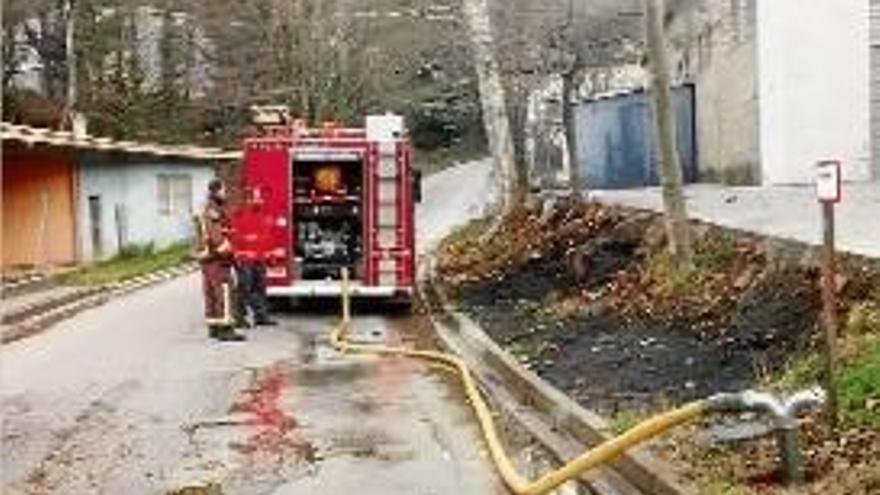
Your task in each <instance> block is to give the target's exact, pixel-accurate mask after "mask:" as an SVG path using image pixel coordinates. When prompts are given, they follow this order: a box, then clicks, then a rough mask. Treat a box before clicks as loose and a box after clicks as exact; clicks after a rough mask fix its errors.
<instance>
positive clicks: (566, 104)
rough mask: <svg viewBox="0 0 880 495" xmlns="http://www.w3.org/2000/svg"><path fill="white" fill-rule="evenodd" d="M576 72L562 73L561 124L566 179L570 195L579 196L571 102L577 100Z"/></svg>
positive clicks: (578, 175)
mask: <svg viewBox="0 0 880 495" xmlns="http://www.w3.org/2000/svg"><path fill="white" fill-rule="evenodd" d="M576 78H577V72H576V70H571V71H569V72H566V73H564V74H563V75H562V125H563V127H564V132H565V149H566V152H567V155H568V180H569V186H570V187H571V192H572V196H573V197H575V198H579V197H580V196H581V187H583V184H582V183H581V174H580V169H579V168H578V156H577V134H576V133H577V123H576V122H575V118H574V108H572V102H573V101H577V94H578V89H577V84H576Z"/></svg>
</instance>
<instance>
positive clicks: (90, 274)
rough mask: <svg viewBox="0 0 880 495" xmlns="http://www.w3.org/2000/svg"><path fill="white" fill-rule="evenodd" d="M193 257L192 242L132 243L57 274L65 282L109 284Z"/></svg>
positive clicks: (59, 280)
mask: <svg viewBox="0 0 880 495" xmlns="http://www.w3.org/2000/svg"><path fill="white" fill-rule="evenodd" d="M190 259H191V256H190V245H189V243H179V244H174V245H171V246H169V247H167V248H164V249H159V250H156V249H155V248H154V247H153V245H152V244H145V245H140V246H129V247H126V248H125V249H123V250H121V251H120V252H119V254H117V255H116V256H114V257H112V258H110V259H108V260H104V261H99V262H97V263H93V264H91V265H87V266H83V267H81V268H77V269H75V270H73V271H70V272H66V273H64V274H62V275H58V276H57V277H56V279H55V280H56V281H57V282H58V283H61V284H65V285H107V284H112V283H116V282H122V281H124V280H128V279H131V278H135V277H139V276H141V275H146V274H148V273H152V272H155V271H158V270H163V269H167V268H171V267H174V266H177V265H180V264H182V263H184V262H186V261H189V260H190Z"/></svg>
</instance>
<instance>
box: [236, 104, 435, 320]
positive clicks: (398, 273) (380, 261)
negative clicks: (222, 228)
mask: <svg viewBox="0 0 880 495" xmlns="http://www.w3.org/2000/svg"><path fill="white" fill-rule="evenodd" d="M262 111H263V112H264V113H265V110H262ZM267 120H268V121H271V122H272V123H271V124H266V123H265V122H266V121H267ZM257 121H258V122H260V123H261V124H262V125H261V126H260V132H259V133H258V135H256V136H254V137H249V138H247V139H245V141H244V155H243V162H242V167H241V178H240V185H241V187H242V192H243V194H244V197H245V198H246V200H245V201H246V202H247V203H249V204H251V205H257V207H258V208H259V211H260V214H261V215H262V217H263V220H264V221H263V222H260V223H262V225H263V228H260V229H253V227H252V225H254V222H249V223H247V224H243V225H233V228H234V230H235V235H234V237H240V236H250V237H251V239H253V238H254V237H259V240H261V242H259V243H258V244H259V245H260V246H262V249H264V251H265V252H264V253H263V254H264V257H265V259H266V260H267V285H268V290H267V292H268V295H269V297H270V298H275V297H277V298H300V297H322V296H334V295H338V294H339V293H340V292H341V273H342V269H343V268H348V270H349V273H350V274H351V278H352V286H351V290H352V294H353V295H355V296H360V297H378V298H386V299H389V300H392V301H395V302H400V303H403V304H406V305H408V304H409V302H410V300H411V297H412V295H413V291H414V283H415V275H416V273H415V265H416V253H415V233H414V222H413V213H414V203H415V202H416V201H418V200H419V199H420V195H421V193H420V180H419V179H420V177H419V174H418V173H417V172H416V171H414V170H413V168H412V162H411V159H410V157H411V155H410V143H409V140H408V138H407V136H406V133H405V129H404V126H403V119H402V118H401V117H399V116H395V115H378V116H368V117H367V118H366V126H365V127H364V128H342V127H338V126H335V125H332V124H325V125H324V126H322V127H321V128H317V129H313V128H307V127H305V126H304V125H302V123H301V122H299V121H291V120H289V119H287V118H279V119H278V121H272V119H267V118H265V116H264V117H262V118H261V120H257ZM249 229H251V230H254V231H250V230H249ZM251 245H253V243H251Z"/></svg>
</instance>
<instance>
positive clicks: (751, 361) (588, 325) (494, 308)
mask: <svg viewBox="0 0 880 495" xmlns="http://www.w3.org/2000/svg"><path fill="white" fill-rule="evenodd" d="M692 227H693V231H694V234H695V238H696V239H695V258H694V259H695V263H694V264H695V268H694V270H693V271H691V272H687V273H685V274H682V273H681V272H680V271H678V270H675V269H674V268H672V267H673V264H672V263H671V260H670V257H669V255H668V254H666V246H665V243H664V237H665V236H664V229H663V224H662V219H661V218H660V217H659V216H657V215H654V214H648V213H644V212H635V211H632V210H621V209H611V208H607V207H604V206H600V205H596V204H589V205H579V206H576V207H574V208H571V207H566V206H565V205H562V207H561V208H560V207H557V208H556V209H555V210H554V211H552V212H548V211H546V210H545V211H525V212H519V213H518V214H516V215H515V216H514V217H513V218H512V219H511V221H510V222H508V223H507V224H506V225H505V226H504V227H502V229H501V230H500V232H499V233H497V234H496V236H494V237H493V238H491V239H488V241H486V240H481V239H480V235H479V234H480V232H479V225H474V226H473V229H472V230H465V231H463V232H460V233H459V234H458V235H457V236H454V237H453V238H451V239H449V240H447V242H446V243H445V245H444V246H442V248H441V250H440V254H439V263H438V265H437V270H438V275H439V277H438V279H439V282H440V284H441V285H442V286H443V287H444V288H445V290H446V292H447V294H449V295H450V296H451V298H452V299H453V301H454V302H455V304H457V305H458V307H459V309H460V310H462V311H464V312H466V313H468V314H469V315H470V316H471V317H472V318H474V319H475V320H477V322H478V323H479V324H480V325H481V326H482V327H483V328H484V330H486V332H487V333H489V334H490V336H491V337H492V338H494V339H495V340H496V341H497V342H498V343H499V344H501V345H502V346H503V347H505V348H506V349H507V350H508V351H510V352H511V353H513V354H515V355H516V356H517V357H518V358H519V359H520V360H521V361H523V362H524V363H525V364H526V365H527V366H529V367H530V368H531V369H533V370H534V371H536V372H537V373H538V374H539V375H541V376H542V377H543V378H545V379H546V380H548V381H549V382H551V383H552V384H553V385H555V386H556V387H558V388H559V389H561V390H563V391H565V392H566V393H567V394H569V395H570V396H571V397H573V398H574V399H576V400H578V401H579V402H580V403H581V404H583V405H584V406H585V407H587V408H589V409H593V410H597V411H599V412H601V413H604V414H606V415H611V416H615V417H617V418H618V419H620V420H621V424H620V425H619V426H623V422H626V421H627V420H628V419H629V420H631V419H633V414H634V415H635V416H636V417H638V416H641V415H643V414H649V413H651V412H652V411H657V410H662V409H665V408H667V407H668V406H669V405H670V404H673V403H681V402H684V401H686V400H689V399H694V398H700V397H705V396H707V395H711V394H713V393H716V392H721V391H739V390H742V389H745V388H750V387H760V388H764V387H766V386H768V385H769V386H773V385H774V384H776V385H780V382H779V380H780V378H781V377H788V379H791V378H792V377H796V376H798V375H797V374H798V373H801V374H803V373H805V374H804V376H801V377H799V378H795V382H797V384H796V385H794V384H793V383H790V384H789V385H782V386H783V387H787V389H790V388H791V386H792V385H794V386H804V385H805V384H809V385H812V384H813V383H815V380H816V378H817V377H818V375H820V373H819V372H818V368H820V366H819V365H818V364H817V362H815V361H805V360H804V359H805V357H806V356H817V354H816V351H817V349H818V348H819V347H818V346H819V344H820V340H819V338H820V331H819V330H820V297H819V294H820V292H819V285H818V282H819V274H818V269H817V268H816V265H817V260H818V257H817V253H816V250H815V249H811V248H809V247H807V246H804V245H802V244H798V243H793V242H788V241H780V240H774V239H767V238H761V237H757V236H754V235H752V234H748V233H743V232H738V231H731V230H726V229H721V228H718V227H713V226H709V225H704V224H693V226H692ZM837 286H838V287H837V288H838V294H839V308H838V310H839V314H840V315H841V320H842V321H841V324H842V325H843V326H842V327H841V328H842V330H841V331H842V334H841V337H842V338H841V341H840V342H839V343H838V345H839V346H842V349H843V354H844V355H845V356H844V359H845V360H849V359H854V357H856V356H858V355H859V352H858V349H852V348H851V347H852V346H853V345H858V344H857V342H865V343H867V342H872V341H874V340H871V338H870V337H867V334H865V333H861V334H860V335H861V336H859V335H856V334H855V333H852V332H854V331H856V329H857V328H861V330H858V332H873V331H874V330H868V328H869V327H868V325H869V324H868V323H867V321H868V320H864V321H863V323H861V324H855V323H853V322H854V321H856V320H853V319H852V317H853V314H859V312H858V311H850V310H855V309H857V308H859V306H860V305H863V304H865V303H866V302H868V301H874V302H873V303H869V304H870V305H869V306H867V307H871V308H877V307H878V305H880V262H877V261H876V260H874V261H872V260H866V259H864V258H857V257H848V256H841V271H840V277H839V278H838V280H837ZM863 307H864V306H863ZM872 311H873V310H872ZM878 314H880V313H878ZM870 318H875V319H876V318H880V316H878V315H875V316H873V317H870ZM871 321H874V320H871ZM876 321H877V322H880V319H877V320H876ZM875 323H876V322H875ZM875 323H872V324H870V325H874V324H875ZM872 328H880V327H872ZM848 332H850V333H852V334H849V333H848ZM858 332H856V333H858ZM804 363H812V364H809V365H808V366H809V368H808V369H807V368H804V369H802V368H801V367H802V366H804ZM814 368H815V369H814ZM792 370H799V371H795V373H796V374H795V375H790V373H792ZM867 380H869V381H870V378H868V379H867ZM862 386H864V387H870V384H869V383H867V382H865V383H863V385H862ZM875 390H876V388H875ZM875 393H876V392H875ZM871 397H875V398H876V400H870V399H869V400H868V401H866V402H865V403H864V404H861V405H858V406H857V407H859V408H862V409H861V410H862V411H868V410H872V408H880V396H877V395H873V396H871ZM871 404H873V405H871ZM878 410H880V409H878ZM618 413H621V414H620V415H618ZM805 421H806V422H805V424H804V454H805V457H806V459H807V463H808V477H809V478H810V479H811V480H812V483H811V487H810V489H809V490H807V491H805V493H823V494H824V493H828V494H832V493H833V494H838V493H840V494H843V493H846V494H851V493H852V494H856V493H857V494H861V493H865V494H868V493H880V492H878V491H877V490H880V488H878V487H880V477H878V475H877V472H878V471H877V467H878V464H877V459H878V457H877V455H876V452H877V449H878V448H880V443H878V438H877V432H876V429H875V428H873V427H872V426H871V425H870V424H867V423H859V422H853V421H850V422H848V423H847V425H848V426H847V427H846V430H845V431H844V432H841V434H840V435H839V436H836V435H835V434H834V433H833V432H831V431H830V430H828V429H827V428H826V427H825V426H824V424H823V423H822V422H821V421H819V420H818V418H817V417H811V418H807V419H805ZM700 428H701V426H700V425H692V426H691V427H689V428H685V429H683V430H681V431H678V432H674V433H673V434H672V435H671V436H670V438H669V439H668V440H667V441H665V442H664V443H661V444H658V446H656V447H657V453H659V454H660V455H661V457H664V458H666V459H668V460H671V461H673V462H674V463H676V464H677V465H678V466H679V467H681V468H682V471H683V474H684V475H685V476H686V477H687V478H689V479H694V480H699V484H700V486H701V492H705V493H732V492H731V491H727V489H724V487H728V488H729V487H737V489H739V488H743V487H745V488H746V489H744V490H743V491H742V493H744V494H745V493H749V494H751V493H777V492H776V491H774V490H773V489H771V488H773V487H774V486H775V485H776V483H777V482H778V479H779V476H778V474H779V473H778V470H777V464H776V456H777V451H776V449H775V447H774V443H773V441H772V438H764V439H761V440H760V441H759V442H746V443H744V444H742V445H739V444H737V445H735V446H730V448H724V447H720V448H719V447H718V446H716V447H715V448H712V449H708V450H707V449H706V448H705V446H704V445H698V444H696V443H694V442H693V438H694V435H695V434H696V433H695V432H696V431H698V430H699V429H700ZM872 473H873V474H872ZM774 480H775V481H774ZM719 487H720V488H719ZM703 489H704V490H705V491H703ZM719 490H720V491H719ZM737 493H740V491H737ZM779 493H788V492H785V491H784V490H783V491H782V492H779Z"/></svg>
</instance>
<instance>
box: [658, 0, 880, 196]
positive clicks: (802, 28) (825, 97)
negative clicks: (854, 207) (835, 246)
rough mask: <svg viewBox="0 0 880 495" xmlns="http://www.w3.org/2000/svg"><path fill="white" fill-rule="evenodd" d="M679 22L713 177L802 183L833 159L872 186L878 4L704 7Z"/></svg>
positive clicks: (703, 150) (755, 1) (681, 14)
mask: <svg viewBox="0 0 880 495" xmlns="http://www.w3.org/2000/svg"><path fill="white" fill-rule="evenodd" d="M871 1H872V2H874V3H877V0H871ZM672 14H673V21H672V24H671V26H670V36H671V38H672V43H673V45H674V46H675V48H676V49H675V56H674V57H673V64H674V65H673V68H675V69H676V72H677V76H678V79H679V80H680V81H684V82H692V83H694V85H695V90H696V96H695V99H696V102H695V106H696V113H697V143H698V147H699V153H700V164H699V169H700V172H701V174H702V175H703V177H704V178H706V179H709V180H713V179H720V180H725V181H729V182H746V183H761V184H802V183H808V182H811V181H812V179H813V167H814V164H815V163H816V162H817V161H819V160H824V159H838V160H841V161H842V163H843V167H844V178H845V179H846V180H851V181H861V180H868V179H870V178H871V177H872V165H871V161H872V156H871V155H872V153H871V148H872V144H871V143H872V141H871V118H870V115H871V112H870V109H871V101H872V100H871V93H870V83H869V81H870V74H871V72H870V70H871V57H870V50H869V47H870V46H871V40H870V36H869V33H870V30H869V25H870V16H869V0H810V1H809V2H804V1H803V0H732V1H731V0H701V1H698V2H684V3H683V4H682V5H680V6H679V7H678V9H677V10H676V11H673V12H672ZM874 77H875V79H876V78H880V75H877V74H875V76H874ZM875 99H877V98H876V97H875ZM874 146H875V149H876V147H877V146H880V142H878V140H875V143H874ZM874 155H875V157H874V167H873V169H874V170H877V161H878V159H880V156H878V155H877V154H876V153H875V154H874Z"/></svg>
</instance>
